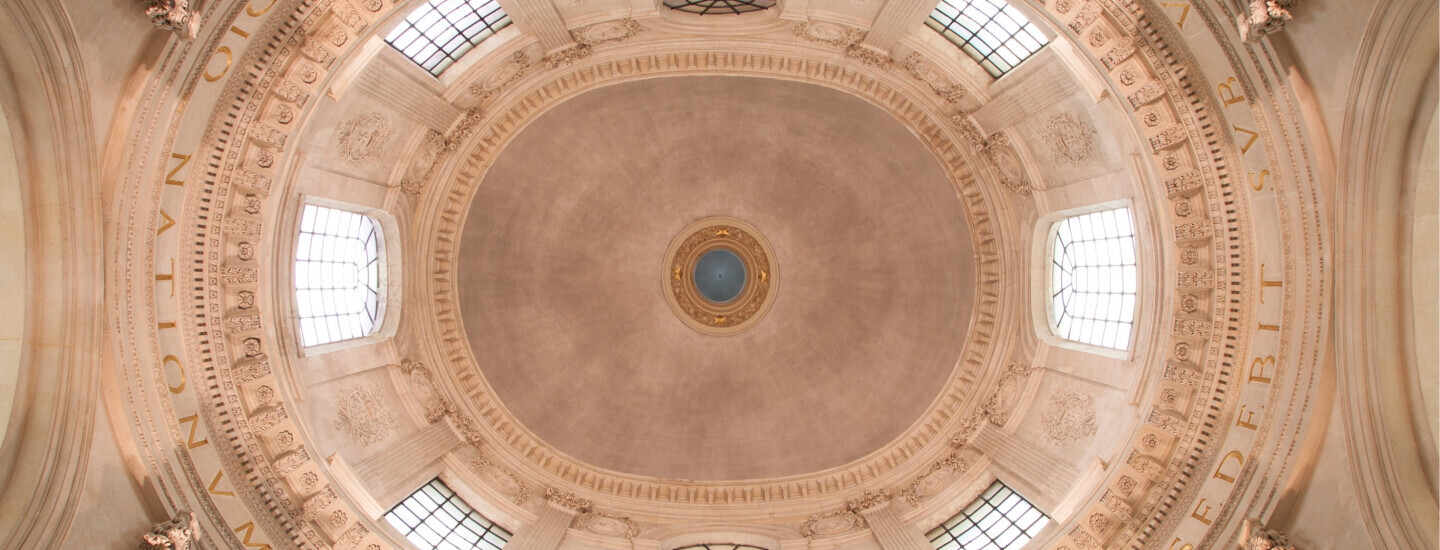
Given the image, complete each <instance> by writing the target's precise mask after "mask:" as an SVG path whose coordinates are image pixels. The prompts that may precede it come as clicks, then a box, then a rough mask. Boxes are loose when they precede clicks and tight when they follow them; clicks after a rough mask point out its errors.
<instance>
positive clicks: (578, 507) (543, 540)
mask: <svg viewBox="0 0 1440 550" xmlns="http://www.w3.org/2000/svg"><path fill="white" fill-rule="evenodd" d="M589 509H590V501H588V500H585V499H583V498H579V497H576V496H575V493H572V492H569V491H566V492H563V493H562V492H560V491H557V490H555V489H547V490H546V491H545V509H544V510H543V511H541V512H540V519H538V520H536V521H535V523H533V524H531V525H529V526H528V527H526V528H524V529H521V530H520V532H519V533H517V534H516V535H515V538H512V539H510V544H507V545H505V548H506V549H507V550H555V549H556V548H559V547H560V541H561V540H564V539H565V531H566V530H567V529H569V528H570V523H571V522H573V521H575V515H576V514H580V513H583V512H585V511H587V510H589Z"/></svg>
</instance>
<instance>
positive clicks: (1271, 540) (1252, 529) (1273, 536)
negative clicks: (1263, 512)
mask: <svg viewBox="0 0 1440 550" xmlns="http://www.w3.org/2000/svg"><path fill="white" fill-rule="evenodd" d="M1240 550H1295V545H1293V544H1290V537H1287V536H1286V535H1285V533H1282V532H1280V531H1276V530H1274V529H1270V528H1268V527H1265V524H1264V523H1261V522H1260V520H1259V519H1255V518H1251V519H1247V520H1245V525H1244V526H1243V527H1241V530H1240Z"/></svg>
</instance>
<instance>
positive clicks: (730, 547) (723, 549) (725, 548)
mask: <svg viewBox="0 0 1440 550" xmlns="http://www.w3.org/2000/svg"><path fill="white" fill-rule="evenodd" d="M675 550H765V549H764V548H761V547H759V546H750V545H748V544H733V543H728V542H727V543H723V544H722V543H705V544H692V545H690V546H682V547H680V548H676V549H675Z"/></svg>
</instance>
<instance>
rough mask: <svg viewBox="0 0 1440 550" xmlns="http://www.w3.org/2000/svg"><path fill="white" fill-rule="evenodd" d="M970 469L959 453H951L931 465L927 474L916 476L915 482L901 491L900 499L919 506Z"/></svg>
mask: <svg viewBox="0 0 1440 550" xmlns="http://www.w3.org/2000/svg"><path fill="white" fill-rule="evenodd" d="M969 469H970V464H969V463H967V462H965V460H964V459H962V458H960V455H959V454H958V453H950V455H949V456H946V457H945V458H942V459H940V460H937V461H935V463H934V464H931V465H930V469H929V470H928V471H926V472H925V473H923V474H920V475H918V476H915V480H914V481H911V482H910V484H909V485H906V486H905V488H904V489H901V490H900V499H901V500H904V501H905V503H906V504H909V505H911V506H919V505H920V503H922V502H924V501H925V497H928V496H930V495H933V494H935V493H938V492H940V489H943V488H945V486H946V485H949V484H950V482H951V481H954V480H955V478H957V477H960V475H962V474H964V473H965V472H966V471H968V470H969Z"/></svg>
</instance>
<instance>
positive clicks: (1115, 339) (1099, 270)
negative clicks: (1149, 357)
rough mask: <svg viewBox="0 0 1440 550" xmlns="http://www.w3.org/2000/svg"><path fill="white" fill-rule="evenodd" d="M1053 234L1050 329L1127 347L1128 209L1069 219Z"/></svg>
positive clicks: (1130, 285) (1130, 311)
mask: <svg viewBox="0 0 1440 550" xmlns="http://www.w3.org/2000/svg"><path fill="white" fill-rule="evenodd" d="M1054 233H1055V237H1054V240H1053V241H1051V243H1050V244H1051V248H1052V249H1053V250H1054V253H1053V255H1052V257H1051V264H1050V276H1049V277H1047V279H1048V280H1049V282H1050V288H1049V289H1048V291H1049V292H1050V296H1051V298H1050V301H1049V303H1050V315H1049V316H1050V319H1051V325H1050V328H1051V330H1053V331H1054V332H1055V334H1056V335H1057V336H1060V337H1062V338H1065V339H1067V340H1072V341H1076V342H1083V343H1087V344H1093V345H1097V346H1104V347H1108V348H1114V349H1121V350H1124V349H1130V333H1131V330H1132V329H1133V327H1134V322H1135V294H1136V283H1137V277H1138V275H1137V272H1136V269H1135V233H1134V224H1133V221H1132V220H1131V217H1130V209H1129V208H1116V209H1113V210H1106V211H1103V212H1092V213H1089V214H1081V215H1078V216H1072V217H1069V218H1066V219H1064V220H1061V221H1059V222H1057V223H1056V227H1055V231H1054Z"/></svg>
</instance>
